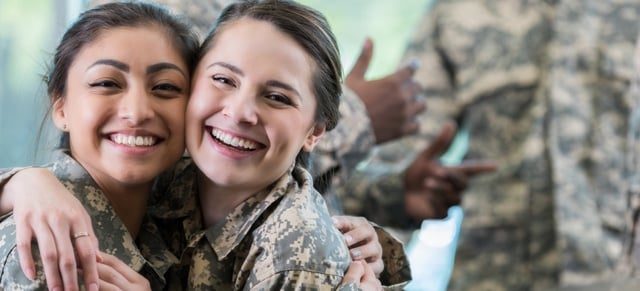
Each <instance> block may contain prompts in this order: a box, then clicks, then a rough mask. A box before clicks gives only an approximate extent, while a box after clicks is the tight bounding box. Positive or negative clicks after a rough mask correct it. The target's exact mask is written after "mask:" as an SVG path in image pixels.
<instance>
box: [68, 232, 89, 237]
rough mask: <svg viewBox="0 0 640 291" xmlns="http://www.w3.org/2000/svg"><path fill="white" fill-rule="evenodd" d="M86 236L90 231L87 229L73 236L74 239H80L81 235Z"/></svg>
mask: <svg viewBox="0 0 640 291" xmlns="http://www.w3.org/2000/svg"><path fill="white" fill-rule="evenodd" d="M84 236H89V233H88V232H86V231H79V232H76V233H74V234H73V235H72V236H71V237H72V238H73V239H78V238H81V237H84Z"/></svg>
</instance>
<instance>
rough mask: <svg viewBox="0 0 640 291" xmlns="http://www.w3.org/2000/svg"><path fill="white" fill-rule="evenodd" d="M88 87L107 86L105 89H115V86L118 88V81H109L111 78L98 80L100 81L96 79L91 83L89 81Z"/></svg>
mask: <svg viewBox="0 0 640 291" xmlns="http://www.w3.org/2000/svg"><path fill="white" fill-rule="evenodd" d="M89 87H91V88H96V87H98V88H107V89H115V88H120V86H119V85H118V83H116V82H114V81H111V80H100V81H96V82H93V83H89Z"/></svg>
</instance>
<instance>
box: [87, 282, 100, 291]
mask: <svg viewBox="0 0 640 291" xmlns="http://www.w3.org/2000/svg"><path fill="white" fill-rule="evenodd" d="M89 291H98V284H96V283H91V285H89Z"/></svg>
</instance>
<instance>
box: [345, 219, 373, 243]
mask: <svg viewBox="0 0 640 291" xmlns="http://www.w3.org/2000/svg"><path fill="white" fill-rule="evenodd" d="M344 235H345V237H346V236H349V237H350V239H349V240H350V242H347V246H349V247H351V246H354V245H359V244H364V243H367V242H370V241H373V240H375V241H377V239H378V236H377V234H376V231H375V230H374V229H373V226H371V224H369V223H368V222H365V223H354V227H353V228H351V230H349V231H347V232H345V234H344Z"/></svg>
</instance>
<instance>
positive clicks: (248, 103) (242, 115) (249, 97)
mask: <svg viewBox="0 0 640 291" xmlns="http://www.w3.org/2000/svg"><path fill="white" fill-rule="evenodd" d="M255 96H256V95H255V94H253V93H252V92H248V91H238V92H237V93H236V94H232V95H230V96H228V97H227V98H225V99H226V100H225V103H224V108H223V111H222V113H223V114H224V116H226V117H228V118H231V119H233V121H235V122H236V123H245V124H250V125H256V124H257V123H258V113H257V106H258V104H256V97H255Z"/></svg>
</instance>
